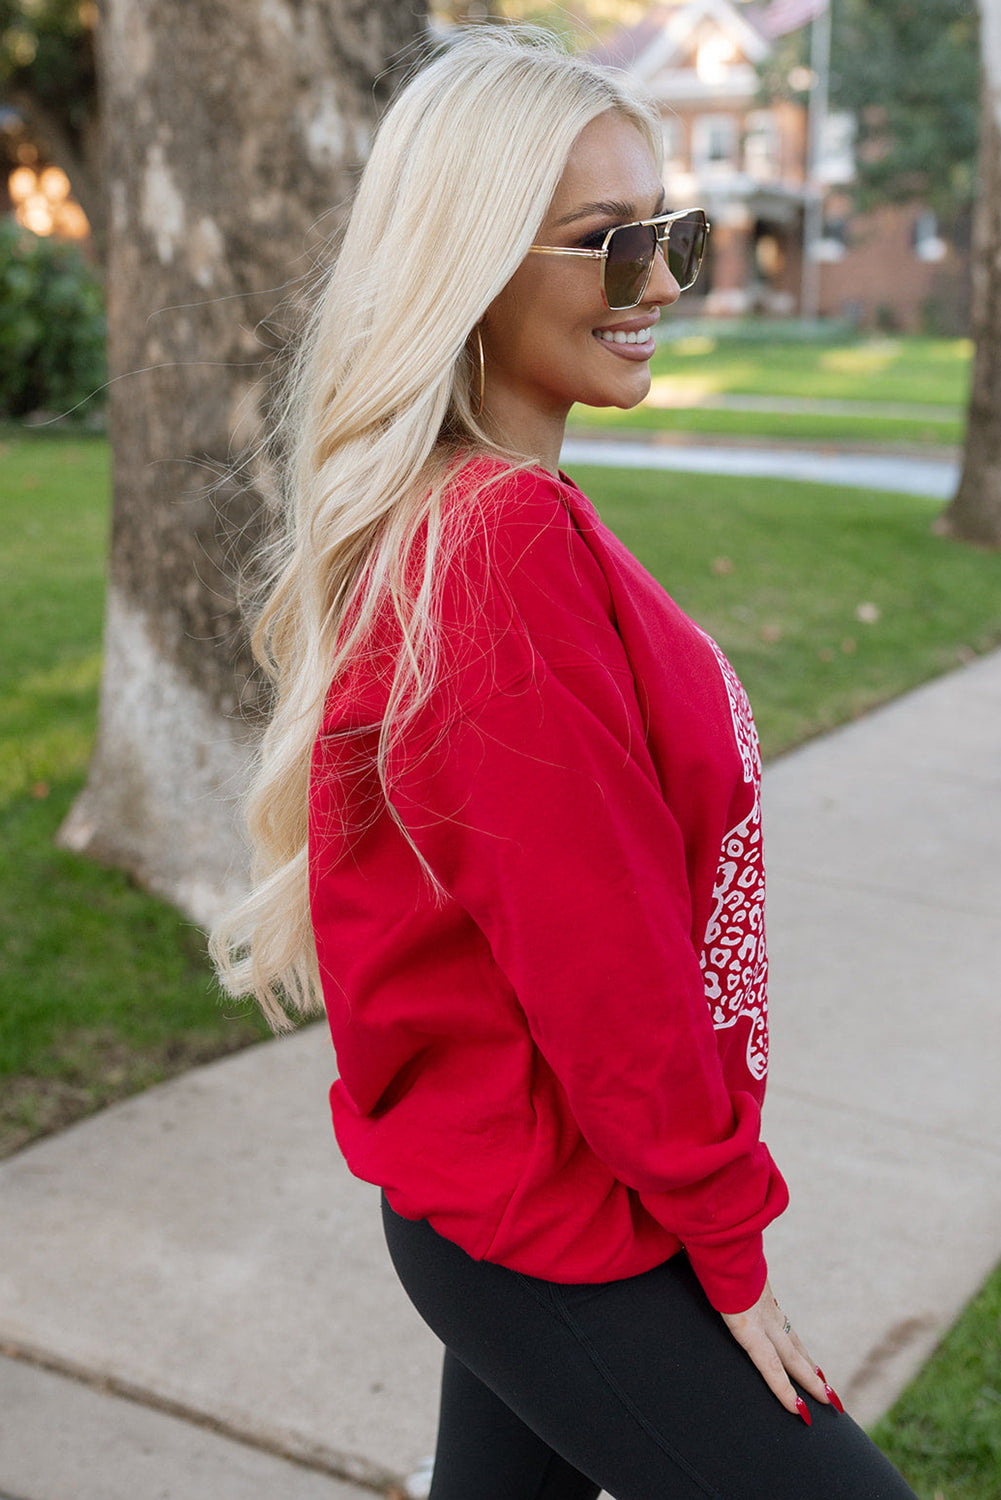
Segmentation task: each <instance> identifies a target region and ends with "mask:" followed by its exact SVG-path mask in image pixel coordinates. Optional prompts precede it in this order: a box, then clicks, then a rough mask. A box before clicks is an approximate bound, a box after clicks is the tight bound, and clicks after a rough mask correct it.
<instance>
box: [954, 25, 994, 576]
mask: <svg viewBox="0 0 1001 1500" xmlns="http://www.w3.org/2000/svg"><path fill="white" fill-rule="evenodd" d="M981 15H982V24H981V35H982V53H983V125H982V134H981V144H980V198H979V201H978V203H977V208H976V214H975V219H974V236H973V336H974V339H975V340H976V355H975V358H974V364H973V385H972V388H971V392H970V407H969V418H968V423H967V429H966V446H965V449H964V452H963V471H962V475H961V477H960V481H959V489H958V490H957V491H956V495H955V498H954V499H953V500H952V502H951V504H950V505H949V507H948V508H947V510H946V511H945V514H944V515H943V517H942V525H941V529H942V530H943V531H945V532H946V533H947V534H948V535H951V536H956V537H959V538H960V539H961V540H963V541H967V542H980V543H982V544H985V545H987V546H992V547H1001V3H999V0H982V8H981Z"/></svg>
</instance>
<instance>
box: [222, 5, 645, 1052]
mask: <svg viewBox="0 0 1001 1500" xmlns="http://www.w3.org/2000/svg"><path fill="white" fill-rule="evenodd" d="M610 109H611V110H616V111H618V112H620V113H622V114H623V115H625V116H626V117H627V118H628V119H629V120H631V121H632V122H633V123H634V124H635V125H636V127H637V129H639V130H640V132H641V133H642V134H643V135H644V137H645V138H646V139H647V141H648V142H649V144H650V148H651V151H652V153H653V155H654V158H655V160H657V161H658V163H659V159H660V124H659V119H658V116H657V114H656V111H655V109H654V107H653V105H652V104H650V103H649V102H648V101H646V100H644V99H642V98H641V97H639V96H638V95H636V94H635V93H634V92H633V91H632V88H631V86H630V85H629V84H628V82H627V81H626V80H625V79H624V78H621V77H619V76H617V75H614V74H612V73H611V72H609V71H608V70H605V69H600V68H597V67H595V66H593V65H591V64H589V63H586V62H584V61H582V60H580V59H577V58H573V57H571V56H568V55H567V54H566V53H565V52H564V51H563V50H562V49H561V48H560V47H559V45H558V44H557V43H556V42H555V40H554V39H553V38H552V37H551V36H549V35H548V34H546V33H544V32H541V31H537V30H535V29H532V28H524V27H519V28H507V27H492V26H477V27H474V28H471V29H469V30H467V31H460V32H458V33H454V34H453V39H452V40H450V41H449V43H448V45H447V46H446V47H445V48H444V49H443V51H442V52H441V54H440V55H439V56H437V57H436V58H435V59H434V60H433V61H431V62H430V63H428V64H427V65H426V66H425V67H423V68H422V69H421V71H419V72H418V73H417V74H416V75H415V76H414V77H413V78H412V79H411V80H410V82H409V84H408V85H407V86H406V87H405V88H404V89H403V90H402V91H401V93H400V94H399V95H398V96H397V98H396V100H395V101H394V103H393V104H392V105H391V107H390V109H389V110H388V112H387V114H386V116H385V118H384V120H383V122H382V124H381V126H380V128H379V130H378V133H377V135H376V139H375V143H374V145H373V148H372V153H371V156H370V158H369V161H368V164H367V166H366V168H365V171H364V173H363V175H362V178H361V182H360V184H359V187H358V192H357V195H356V197H355V201H354V205H353V208H352V212H351V217H350V221H349V223H348V227H347V230H346V232H345V235H344V240H343V244H342V247H341V250H340V254H339V255H338V257H337V259H336V262H335V263H334V265H333V266H332V268H331V270H330V272H329V274H328V276H327V278H326V281H325V285H324V287H323V288H322V292H321V295H320V297H319V300H318V302H317V305H316V307H315V311H314V313H313V317H312V320H311V324H310V327H309V329H308V332H307V336H306V338H305V340H304V342H303V345H302V347H301V351H300V354H299V357H298V361H297V367H296V370H295V375H294V379H293V384H292V388H291V395H290V399H289V402H288V405H287V409H286V415H285V419H284V420H285V425H286V429H287V434H286V446H287V452H288V460H287V463H286V468H285V474H284V485H283V497H282V501H283V517H282V525H281V526H280V527H279V528H278V530H279V537H278V541H277V544H276V546H277V555H276V557H275V558H274V559H273V560H272V565H271V568H270V576H271V578H272V579H273V586H272V587H271V590H270V593H269V594H268V596H267V598H266V601H265V603H264V606H263V609H262V611H261V613H260V617H259V619H258V622H257V625H256V629H255V631H254V652H255V655H256V657H257V659H258V661H259V662H260V663H261V664H262V665H263V667H264V669H265V671H266V672H267V673H268V675H269V677H270V678H271V680H272V683H273V685H274V710H273V715H272V718H271V721H270V723H269V726H268V728H267V730H266V732H265V734H264V737H263V741H262V743H261V747H260V752H259V757H258V763H257V768H256V774H255V776H254V779H253V783H252V785H251V787H250V790H249V794H248V797H247V801H246V818H247V824H248V828H249V831H250V835H251V840H252V844H253V865H252V882H253V885H252V890H251V892H250V894H249V895H248V896H247V897H246V899H245V900H244V901H242V902H241V903H240V904H239V905H238V906H237V907H236V908H235V909H234V910H233V911H232V912H230V913H229V914H228V915H227V916H226V917H224V918H223V919H222V920H221V921H220V922H219V923H218V924H217V925H216V927H215V929H214V931H213V933H212V936H211V940H210V952H211V954H212V957H213V959H214V962H215V964H216V968H217V971H218V974H219V977H220V981H221V983H222V984H223V986H224V988H225V989H226V990H227V991H228V992H229V993H231V994H247V993H253V994H254V995H255V996H256V998H257V1000H258V1002H259V1004H260V1005H261V1008H262V1010H263V1011H264V1013H265V1015H266V1017H267V1019H268V1021H269V1022H270V1024H271V1025H272V1027H274V1029H276V1030H281V1029H286V1028H287V1027H288V1026H289V1025H290V1024H291V1014H294V1013H299V1014H308V1013H310V1012H312V1011H315V1010H319V1009H321V1008H322V1006H321V996H320V988H319V975H318V970H317V962H316V950H315V944H314V941H313V933H312V928H311V923H310V911H309V893H308V865H307V855H308V851H307V813H308V789H309V775H310V762H311V753H312V747H313V743H314V741H315V738H316V735H317V732H318V730H319V727H320V722H321V718H322V714H323V707H324V702H325V699H326V695H327V692H328V689H329V687H330V684H331V682H332V681H336V680H338V679H341V678H342V677H343V676H344V675H345V674H346V673H347V672H348V671H349V670H350V669H351V668H352V667H354V666H356V665H358V664H359V663H360V662H361V660H362V657H363V653H364V651H365V649H366V644H367V643H370V641H371V634H372V630H373V626H374V623H375V621H376V618H377V616H378V615H379V614H380V611H381V610H383V609H384V608H385V607H386V606H387V604H388V605H389V607H390V608H391V609H392V611H393V612H394V613H395V617H396V619H397V621H398V622H399V630H400V641H401V645H400V649H399V654H398V657H397V660H396V664H395V673H394V677H393V681H392V684H391V688H390V693H389V700H388V705H387V708H386V711H385V715H384V717H383V719H382V721H381V723H380V724H379V725H378V726H375V727H378V730H379V737H378V754H377V769H378V773H379V777H380V781H381V784H382V788H383V793H384V794H385V795H386V805H387V806H388V808H389V811H390V813H391V815H393V816H395V812H394V810H393V808H392V806H391V804H390V803H389V799H388V788H387V781H386V761H387V756H388V754H389V752H390V749H391V747H392V745H393V743H394V736H395V735H398V734H399V732H400V730H401V726H402V725H403V724H404V723H405V722H406V720H407V719H408V718H409V717H410V716H411V715H412V714H413V713H416V712H417V711H418V709H419V708H420V705H421V703H422V702H424V701H425V700H426V698H427V695H428V693H429V691H430V689H431V686H432V684H433V681H434V672H435V664H436V661H437V642H436V639H435V624H434V604H435V583H436V580H437V579H438V578H439V576H440V574H441V572H442V570H443V565H444V562H445V561H446V560H447V558H448V556H449V555H450V554H451V552H452V550H453V549H454V547H456V546H457V545H458V539H459V537H460V536H461V533H462V530H463V527H464V526H466V527H468V525H469V512H470V510H471V507H470V506H469V504H468V501H469V497H468V496H467V497H465V500H464V505H465V506H466V512H467V513H466V514H465V515H462V514H458V515H456V514H453V513H451V512H450V510H449V507H448V506H447V505H445V504H444V503H443V496H444V494H445V492H446V485H447V479H448V473H449V470H450V468H451V467H452V466H453V465H454V464H455V463H456V462H457V460H458V459H459V456H460V455H463V456H468V455H469V454H471V453H473V452H487V453H492V454H494V455H495V456H497V455H499V456H501V457H503V458H504V459H506V460H507V461H508V462H510V463H511V465H512V467H516V466H517V464H518V459H517V456H515V455H512V454H510V453H508V452H507V451H504V452H503V453H501V450H499V449H498V448H497V447H496V446H495V445H494V444H492V443H491V441H490V439H489V437H488V435H487V434H486V432H485V431H484V430H483V429H482V427H481V425H480V423H479V422H478V421H477V416H476V411H477V401H478V395H479V386H478V381H479V369H478V364H477V362H476V359H475V357H474V356H471V354H470V350H469V348H468V346H467V340H468V339H469V337H470V333H471V331H472V330H473V329H474V328H475V326H476V324H477V323H478V322H479V320H480V319H481V318H482V316H483V314H484V313H485V311H486V310H487V308H488V307H489V305H490V303H491V302H492V301H493V299H494V298H495V297H496V296H497V295H498V293H499V292H500V291H501V290H502V288H503V287H504V286H505V285H506V283H507V282H508V281H509V280H510V278H511V276H512V275H513V274H514V272H515V270H516V269H517V268H518V266H519V264H520V263H521V261H522V260H523V258H524V257H525V255H526V254H527V252H528V248H529V246H530V245H531V243H532V240H533V238H534V237H535V234H536V232H537V230H538V227H539V225H540V224H541V222H542V220H543V218H544V216H545V213H546V210H547V209H548V207H549V204H550V202H551V200H552V198H553V194H554V193H555V191H556V188H557V185H558V183H559V180H560V177H561V175H562V173H563V169H564V166H565V164H566V161H567V157H568V155H569V153H570V150H571V147H572V146H573V143H574V141H575V140H576V138H577V136H578V135H579V134H580V132H581V130H582V129H583V128H584V126H585V125H587V124H588V123H589V122H590V121H591V120H592V119H594V118H596V117H597V116H598V115H600V114H604V113H605V112H606V111H607V110H610ZM418 539H419V540H420V546H419V547H416V546H415V543H416V542H417V541H418ZM415 559H417V566H416V568H415V566H414V562H415ZM397 821H399V820H398V819H397ZM401 826H402V825H401ZM403 832H404V834H406V830H405V829H404V830H403ZM411 842H412V841H411Z"/></svg>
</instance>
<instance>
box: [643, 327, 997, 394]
mask: <svg viewBox="0 0 1001 1500" xmlns="http://www.w3.org/2000/svg"><path fill="white" fill-rule="evenodd" d="M972 354H973V346H972V344H971V342H970V340H969V339H941V338H934V339H933V338H920V337H916V336H914V335H907V336H905V335H900V336H893V337H891V336H887V335H883V334H880V335H868V336H841V337H839V338H833V339H826V340H816V341H814V342H811V343H805V342H804V341H803V340H801V339H792V340H790V339H783V338H782V336H781V334H780V333H779V334H776V335H775V336H773V337H771V338H768V339H764V340H762V341H760V342H755V343H751V342H749V341H748V340H747V339H745V338H733V337H727V336H726V335H725V334H721V335H719V336H717V337H714V336H712V335H710V334H704V333H699V334H692V335H683V336H682V337H680V338H675V339H672V338H667V339H665V340H664V341H663V342H662V343H661V344H660V345H659V346H658V349H657V352H656V354H655V355H654V357H653V360H652V361H651V374H652V375H653V378H654V387H655V389H656V388H657V385H658V382H660V381H663V382H667V383H668V384H665V385H662V386H661V389H670V388H672V387H674V388H679V387H685V388H688V389H690V390H691V391H692V393H693V394H696V395H697V394H702V395H711V394H724V393H729V394H741V395H759V396H794V397H815V398H820V399H822V400H838V401H890V402H900V401H902V402H908V403H911V402H914V403H917V404H925V403H927V404H930V405H933V406H943V405H944V406H956V407H962V406H963V405H964V404H965V401H966V394H967V388H968V383H969V371H970V361H971V358H972Z"/></svg>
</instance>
